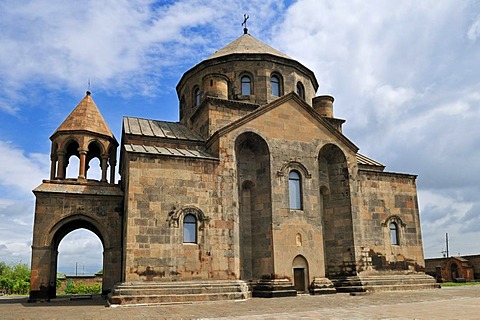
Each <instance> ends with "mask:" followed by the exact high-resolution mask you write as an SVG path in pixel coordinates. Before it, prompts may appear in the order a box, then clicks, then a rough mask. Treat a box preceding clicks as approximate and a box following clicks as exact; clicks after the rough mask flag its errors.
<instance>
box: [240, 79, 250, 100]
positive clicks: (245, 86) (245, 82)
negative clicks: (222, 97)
mask: <svg viewBox="0 0 480 320" xmlns="http://www.w3.org/2000/svg"><path fill="white" fill-rule="evenodd" d="M241 82H242V96H249V95H251V94H252V79H250V77H249V76H243V77H242V79H241Z"/></svg>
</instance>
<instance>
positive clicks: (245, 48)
mask: <svg viewBox="0 0 480 320" xmlns="http://www.w3.org/2000/svg"><path fill="white" fill-rule="evenodd" d="M245 53H247V54H248V53H254V54H271V55H273V56H278V57H282V58H285V59H291V60H292V58H291V57H289V56H287V55H286V54H285V53H283V52H280V51H278V50H277V49H274V48H272V47H270V46H269V45H267V44H265V43H263V42H262V41H260V40H257V39H255V38H254V37H253V36H251V35H250V34H248V33H245V34H243V35H242V36H241V37H239V38H237V39H235V40H233V41H232V42H230V43H229V44H227V45H226V46H225V47H223V48H222V49H220V50H217V51H216V52H215V53H214V54H212V55H211V56H209V57H208V58H207V59H205V60H210V59H215V58H219V57H223V56H228V55H231V54H245Z"/></svg>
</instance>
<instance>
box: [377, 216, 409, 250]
mask: <svg viewBox="0 0 480 320" xmlns="http://www.w3.org/2000/svg"><path fill="white" fill-rule="evenodd" d="M392 223H393V224H395V226H396V240H397V241H396V242H397V243H392V231H391V229H390V226H391V224H392ZM381 225H382V227H383V228H385V229H386V230H387V233H388V239H389V241H390V245H392V246H401V245H402V243H403V242H404V241H403V229H405V228H406V227H407V224H406V223H405V222H403V220H402V219H401V218H400V217H399V216H397V215H391V216H389V217H387V218H386V219H385V220H384V221H383V222H382V224H381Z"/></svg>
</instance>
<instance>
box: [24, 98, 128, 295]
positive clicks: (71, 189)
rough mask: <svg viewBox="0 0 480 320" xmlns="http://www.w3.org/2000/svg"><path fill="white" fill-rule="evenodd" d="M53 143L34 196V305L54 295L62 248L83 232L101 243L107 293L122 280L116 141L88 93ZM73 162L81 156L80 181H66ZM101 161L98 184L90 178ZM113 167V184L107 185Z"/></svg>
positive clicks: (120, 197) (111, 182)
mask: <svg viewBox="0 0 480 320" xmlns="http://www.w3.org/2000/svg"><path fill="white" fill-rule="evenodd" d="M50 139H51V140H52V152H51V161H52V166H51V172H50V179H49V180H44V181H43V183H42V184H41V185H40V186H39V187H37V188H36V189H35V190H33V192H34V194H35V196H36V206H35V222H34V230H33V242H32V276H31V281H30V300H31V301H36V300H39V299H42V300H43V299H47V300H48V299H51V298H54V297H55V296H56V286H55V283H56V275H57V257H58V245H59V244H60V242H61V240H62V239H63V238H64V237H65V236H66V235H67V234H69V233H70V232H72V231H74V230H77V229H80V228H84V229H87V230H90V231H92V232H93V233H95V234H96V235H97V236H98V237H99V239H100V240H101V242H102V244H103V248H104V251H103V271H104V275H103V283H102V291H103V293H107V292H109V291H110V290H111V289H112V287H113V285H114V284H115V283H117V282H119V281H121V270H122V268H121V261H122V247H121V235H122V233H121V232H122V223H121V221H122V220H121V216H122V201H123V192H122V191H121V190H120V187H119V186H118V185H116V184H114V177H115V174H114V168H115V162H116V160H115V158H116V148H117V146H118V143H117V141H116V140H115V137H114V136H113V134H112V133H111V131H110V129H109V128H108V126H107V125H106V123H105V121H104V120H103V117H102V116H101V114H100V112H99V111H98V108H97V107H96V105H95V103H94V102H93V100H92V98H91V97H90V93H89V92H87V95H86V96H85V98H84V99H83V100H82V101H81V102H80V103H79V104H78V106H77V107H76V108H75V109H74V110H73V112H72V113H71V114H70V115H69V116H68V117H67V119H66V120H65V121H64V122H63V123H62V124H61V125H60V127H59V128H58V129H57V130H56V131H55V133H54V134H53V135H52V137H51V138H50ZM71 157H78V158H79V161H78V162H76V163H79V168H77V169H78V178H73V179H72V178H69V179H67V178H66V176H65V175H66V169H67V167H68V165H69V160H70V158H71ZM95 158H97V159H98V160H99V163H100V170H101V172H102V174H101V179H100V181H97V180H89V179H88V175H87V174H88V169H89V163H90V161H91V160H92V159H95ZM109 164H110V181H107V172H108V165H109Z"/></svg>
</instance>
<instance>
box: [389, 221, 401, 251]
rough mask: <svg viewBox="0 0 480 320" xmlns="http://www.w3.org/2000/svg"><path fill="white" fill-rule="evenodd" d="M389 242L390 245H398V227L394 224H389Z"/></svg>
mask: <svg viewBox="0 0 480 320" xmlns="http://www.w3.org/2000/svg"><path fill="white" fill-rule="evenodd" d="M390 242H391V244H392V245H399V241H398V226H397V224H396V223H395V222H391V223H390Z"/></svg>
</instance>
